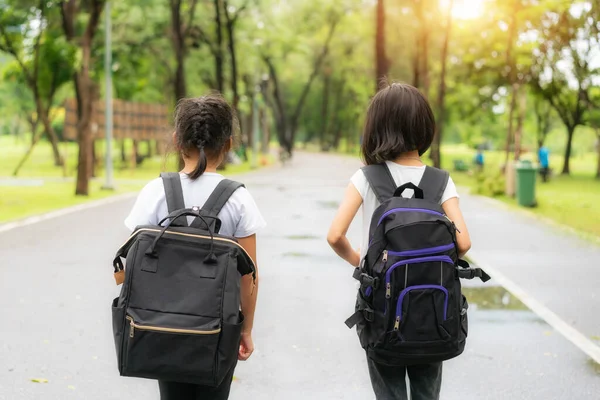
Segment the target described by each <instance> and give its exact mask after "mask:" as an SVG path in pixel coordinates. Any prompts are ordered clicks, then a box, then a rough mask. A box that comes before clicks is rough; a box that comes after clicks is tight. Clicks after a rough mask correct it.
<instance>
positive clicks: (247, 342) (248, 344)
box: [238, 332, 254, 361]
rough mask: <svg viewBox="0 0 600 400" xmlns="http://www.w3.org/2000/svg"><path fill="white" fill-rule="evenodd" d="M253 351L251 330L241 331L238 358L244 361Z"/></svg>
mask: <svg viewBox="0 0 600 400" xmlns="http://www.w3.org/2000/svg"><path fill="white" fill-rule="evenodd" d="M253 352H254V342H253V341H252V333H251V332H247V333H246V332H242V339H241V341H240V350H239V352H238V360H240V361H246V360H247V359H249V358H250V356H251V355H252V353H253Z"/></svg>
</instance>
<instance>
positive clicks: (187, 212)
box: [146, 209, 217, 264]
mask: <svg viewBox="0 0 600 400" xmlns="http://www.w3.org/2000/svg"><path fill="white" fill-rule="evenodd" d="M188 215H189V216H192V217H196V218H198V219H199V220H201V221H202V222H204V224H205V225H206V230H207V231H208V234H209V235H210V251H209V253H208V255H207V256H206V259H205V260H204V262H206V263H207V264H214V263H216V262H217V257H216V256H215V252H214V242H215V238H214V234H213V231H212V230H211V229H210V224H209V223H208V222H207V221H206V218H214V217H208V216H202V215H200V213H199V212H196V211H190V210H189V209H184V210H181V211H179V212H176V213H173V214H170V215H169V216H168V217H167V218H164V219H163V220H162V221H160V222H161V223H163V222H164V221H165V220H166V219H169V222H168V223H167V224H166V225H165V227H164V228H163V229H162V230H161V231H160V233H159V234H158V236H157V237H156V239H154V241H153V242H152V244H151V245H150V247H149V248H148V250H147V251H146V255H147V256H150V257H153V258H157V257H158V254H156V244H157V243H158V241H159V240H160V238H161V237H162V236H163V235H164V233H165V232H166V230H167V229H169V227H170V226H171V224H172V223H173V222H174V221H175V220H176V219H177V218H179V217H183V216H188Z"/></svg>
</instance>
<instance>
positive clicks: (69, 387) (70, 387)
mask: <svg viewBox="0 0 600 400" xmlns="http://www.w3.org/2000/svg"><path fill="white" fill-rule="evenodd" d="M67 389H71V390H75V386H73V385H69V386H67Z"/></svg>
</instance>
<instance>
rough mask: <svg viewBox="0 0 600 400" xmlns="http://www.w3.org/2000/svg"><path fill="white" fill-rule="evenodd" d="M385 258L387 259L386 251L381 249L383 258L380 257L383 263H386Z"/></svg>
mask: <svg viewBox="0 0 600 400" xmlns="http://www.w3.org/2000/svg"><path fill="white" fill-rule="evenodd" d="M387 259H388V251H387V250H384V251H383V258H382V261H383V262H384V263H386V262H387Z"/></svg>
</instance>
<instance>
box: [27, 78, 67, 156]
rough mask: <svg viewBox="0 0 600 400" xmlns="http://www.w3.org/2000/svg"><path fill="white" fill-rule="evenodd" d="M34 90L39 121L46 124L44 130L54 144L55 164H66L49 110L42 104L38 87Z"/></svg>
mask: <svg viewBox="0 0 600 400" xmlns="http://www.w3.org/2000/svg"><path fill="white" fill-rule="evenodd" d="M33 92H34V93H33V95H34V97H35V109H36V112H37V115H38V121H42V124H43V125H44V131H45V132H46V136H48V139H49V140H50V144H51V145H52V153H53V155H54V165H55V166H57V167H62V166H63V165H64V160H63V157H62V155H61V154H60V150H59V148H58V137H57V136H56V132H54V128H52V124H51V123H50V118H49V117H48V112H47V110H46V109H45V108H44V106H43V105H42V100H41V99H40V98H39V94H38V93H37V89H34V90H33Z"/></svg>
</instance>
